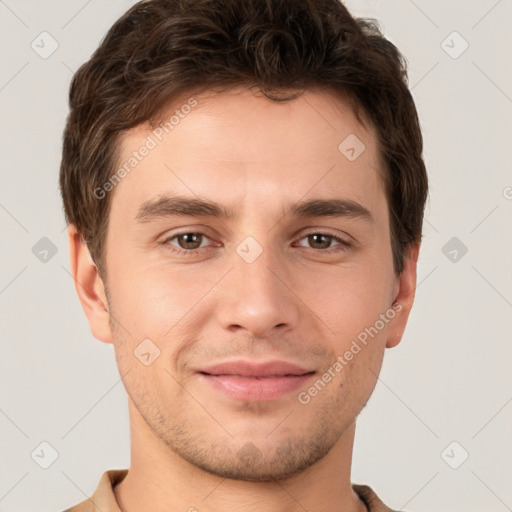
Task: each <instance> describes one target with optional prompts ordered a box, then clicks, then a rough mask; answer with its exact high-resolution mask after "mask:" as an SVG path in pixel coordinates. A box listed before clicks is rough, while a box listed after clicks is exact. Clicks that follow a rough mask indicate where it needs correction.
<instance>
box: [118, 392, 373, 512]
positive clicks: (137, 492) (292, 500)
mask: <svg viewBox="0 0 512 512" xmlns="http://www.w3.org/2000/svg"><path fill="white" fill-rule="evenodd" d="M129 413H130V434H131V436H130V437H131V464H130V468H129V471H128V474H127V476H126V477H125V478H124V480H123V481H122V482H121V483H119V484H118V485H117V486H116V487H115V488H114V493H115V496H116V500H117V502H118V504H119V508H120V509H121V511H122V512H128V511H129V512H145V511H147V510H151V511H152V512H164V511H165V512H169V511H183V512H185V511H187V512H207V511H208V512H215V511H220V510H222V511H223V512H235V511H236V512H253V511H256V510H265V511H268V512H303V511H304V510H325V511H333V512H335V511H339V510H343V511H344V512H365V511H366V510H367V509H366V506H365V505H364V503H363V502H362V501H361V500H360V498H359V497H358V495H357V494H356V493H355V491H354V490H353V489H352V486H351V483H350V468H351V463H352V448H353V443H354V434H355V423H352V424H351V425H350V426H349V427H348V428H347V429H346V430H345V432H344V433H343V435H342V436H341V438H340V439H339V441H338V442H337V443H336V445H335V446H334V447H333V448H332V450H331V451H330V452H329V453H328V454H327V455H326V456H325V457H323V458H322V459H321V460H319V461H318V462H316V463H315V464H313V466H310V467H309V468H308V469H306V470H305V471H303V472H301V473H299V474H297V475H294V476H292V477H290V478H287V479H286V480H280V481H273V482H252V481H241V480H230V479H226V478H222V477H220V476H217V475H213V474H210V473H207V472H205V471H204V470H202V469H200V468H198V467H196V466H194V465H193V464H190V463H189V462H187V461H186V460H184V459H183V458H182V457H180V456H179V455H178V454H176V453H175V452H173V451H172V450H170V449H169V447H168V446H166V445H165V444H164V443H163V442H162V441H161V440H160V439H158V438H157V437H156V436H155V435H154V434H153V432H152V431H151V429H150V428H149V427H148V425H147V424H146V422H145V421H144V419H143V418H142V417H141V415H140V413H139V412H138V411H137V409H136V408H135V406H134V405H133V403H132V402H131V400H130V401H129Z"/></svg>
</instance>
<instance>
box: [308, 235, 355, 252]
mask: <svg viewBox="0 0 512 512" xmlns="http://www.w3.org/2000/svg"><path fill="white" fill-rule="evenodd" d="M301 240H307V247H309V248H311V249H313V250H315V251H319V252H326V253H329V252H333V251H338V250H344V249H347V248H348V247H350V246H351V244H350V243H349V242H346V241H345V240H343V239H342V238H340V237H338V236H335V235H330V234H329V233H310V234H308V235H306V236H305V237H304V238H302V239H301ZM332 242H337V243H335V244H332ZM300 246H301V247H306V245H302V244H300Z"/></svg>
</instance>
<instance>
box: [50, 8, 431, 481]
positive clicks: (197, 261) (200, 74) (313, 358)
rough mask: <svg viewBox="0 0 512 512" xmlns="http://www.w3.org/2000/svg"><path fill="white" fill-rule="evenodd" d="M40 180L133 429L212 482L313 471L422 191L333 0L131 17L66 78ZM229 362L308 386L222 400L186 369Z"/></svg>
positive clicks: (370, 341) (369, 341) (379, 344)
mask: <svg viewBox="0 0 512 512" xmlns="http://www.w3.org/2000/svg"><path fill="white" fill-rule="evenodd" d="M60 185H61V191H62V196H63V200H64V210H65V215H66V219H67V222H68V224H69V239H70V249H71V260H72V269H73V273H74V275H75V277H76V282H77V291H78V294H79V297H80V300H81V302H82V305H83V308H84V311H85V313H86V315H87V317H88V320H89V324H90V327H91V331H92V332H93V334H94V336H95V337H96V338H97V339H99V340H102V341H104V342H108V343H113V345H114V348H115V353H116V358H117V362H118V365H119V369H120V372H121V374H122V375H123V382H124V385H125V387H126V389H127V392H128V395H129V397H130V404H131V407H132V408H133V413H134V414H136V415H137V417H138V418H139V419H140V421H143V422H144V423H145V425H146V426H147V427H148V431H150V432H151V433H152V435H154V437H155V438H156V439H158V440H159V442H162V443H163V445H164V446H165V447H166V448H167V449H169V450H170V451H172V452H173V453H177V454H179V455H180V456H181V457H183V458H184V459H185V460H187V461H189V462H191V463H193V464H195V465H196V466H199V467H201V468H203V469H205V470H206V471H210V472H213V473H216V474H219V475H223V476H227V477H230V478H240V479H247V480H268V479H275V478H284V477H286V476H289V475H292V474H294V473H297V472H299V471H301V470H303V469H305V468H307V467H310V466H311V465H313V464H314V463H315V462H317V461H318V460H319V459H321V458H322V457H324V456H325V455H326V454H327V453H328V452H329V451H330V450H331V449H332V447H333V446H334V445H335V444H336V443H337V442H338V440H339V439H340V438H341V436H342V435H343V434H344V432H345V431H347V429H348V428H349V427H350V426H352V425H353V423H354V421H355V418H356V417H357V415H358V414H359V412H360V411H361V409H362V408H363V407H364V405H365V404H366V402H367V400H368V398H369V396H370V395H371V392H372V390H373V388H374V386H375V382H376V379H377V375H378V373H379V370H380V367H381V363H382V357H383V353H384V349H385V348H386V347H388V348H391V347H393V346H395V345H396V344H397V343H398V342H399V341H400V339H401V337H402V335H403V332H404V329H405V326H406V322H407V318H408V315H409V311H410V309H411V307H412V302H413V298H414V289H415V284H416V262H417V257H418V251H419V245H420V241H421V230H422V222H423V212H424V206H425V201H426V197H427V176H426V171H425V165H424V162H423V159H422V136H421V131H420V126H419V121H418V117H417V113H416V109H415V106H414V102H413V99H412V97H411V94H410V92H409V90H408V87H407V74H406V66H405V60H404V59H403V57H402V56H401V54H400V53H399V51H398V50H397V48H396V47H395V46H394V45H393V44H391V43H390V42H389V41H387V40H386V39H385V38H384V37H383V36H382V34H381V33H380V31H379V29H378V27H377V25H376V24H375V23H373V22H371V21H369V20H362V19H354V18H353V17H352V16H351V15H350V14H349V13H348V12H347V10H346V8H345V7H344V6H343V4H341V3H340V2H339V1H338V0H315V1H313V0H297V1H294V2H284V1H280V0H266V1H261V0H259V1H258V0H247V1H244V2H239V1H238V0H194V1H190V0H188V1H185V0H149V1H145V2H139V3H138V4H136V5H135V6H133V7H132V8H131V9H130V10H129V11H128V12H127V13H126V14H125V15H124V16H122V17H121V18H120V19H119V20H118V21H117V22H116V23H115V24H114V26H113V27H112V28H111V30H110V31H109V32H108V34H107V35H106V37H105V38H104V40H103V41H102V43H101V45H100V47H99V48H98V50H97V51H96V52H95V53H94V54H93V56H92V57H91V59H90V60H89V61H88V62H87V63H85V64H84V65H83V66H82V67H81V68H80V69H79V70H78V72H77V73H76V75H75V76H74V78H73V81H72V84H71V89H70V115H69V117H68V120H67V125H66V129H65V133H64V143H63V158H62V164H61V174H60ZM364 333H366V336H365V334H364ZM349 352H350V353H351V354H352V356H350V355H349V354H348V353H349ZM345 355H346V357H344V356H345ZM340 357H341V359H340ZM242 359H243V360H245V361H253V362H256V363H263V362H268V361H276V360H280V361H286V362H288V363H293V364H295V365H296V366H298V367H300V368H302V369H303V370H304V372H303V373H304V374H307V375H305V376H304V377H303V378H301V379H297V383H298V384H297V386H296V388H294V392H286V393H277V395H276V394H272V393H270V394H269V393H268V389H267V391H265V390H263V391H262V392H261V396H258V397H256V398H255V397H249V396H246V397H241V396H240V395H237V397H236V398H235V397H234V396H233V394H230V393H229V392H226V389H225V387H226V384H225V383H224V384H222V385H220V384H219V382H218V381H216V382H215V383H213V384H212V378H211V377H208V372H206V371H205V370H207V369H209V368H210V367H211V365H215V364H218V363H224V362H226V361H233V360H242ZM336 363H338V364H336ZM329 375H330V377H329ZM213 380H215V378H213ZM228 380H229V379H228ZM322 382H323V385H322ZM232 385H233V383H232V382H231V383H230V384H228V387H229V386H232ZM287 385H288V384H287ZM219 386H220V387H222V386H224V388H223V389H222V390H220V391H219ZM276 386H278V387H279V384H278V383H277V384H276ZM315 389H316V391H315ZM271 395H272V396H271ZM278 423H279V424H280V427H279V429H276V430H275V431H272V433H271V434H270V435H269V432H270V431H271V430H272V428H273V427H274V426H275V425H276V424H278Z"/></svg>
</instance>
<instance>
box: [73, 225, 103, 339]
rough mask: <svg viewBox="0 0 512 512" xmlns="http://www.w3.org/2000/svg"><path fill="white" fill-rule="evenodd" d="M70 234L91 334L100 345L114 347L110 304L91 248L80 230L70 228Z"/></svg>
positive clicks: (75, 276)
mask: <svg viewBox="0 0 512 512" xmlns="http://www.w3.org/2000/svg"><path fill="white" fill-rule="evenodd" d="M67 232H68V243H69V253H70V258H71V273H72V274H73V279H74V281H75V288H76V292H77V294H78V298H79V299H80V303H81V304H82V309H83V310H84V313H85V316H86V317H87V320H88V321H89V328H90V330H91V333H92V335H93V336H94V337H95V338H96V339H98V340H100V341H103V342H105V343H112V333H111V329H110V324H109V312H108V307H107V305H108V301H107V297H106V294H105V287H104V285H103V281H102V280H101V278H100V275H99V272H98V268H97V267H96V265H95V264H94V262H93V260H92V257H91V254H90V252H89V249H88V247H87V244H86V243H85V242H84V241H83V240H82V237H81V236H80V234H79V233H78V231H77V229H76V227H75V226H74V225H73V224H70V225H69V226H68V229H67Z"/></svg>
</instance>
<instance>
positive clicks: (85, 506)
mask: <svg viewBox="0 0 512 512" xmlns="http://www.w3.org/2000/svg"><path fill="white" fill-rule="evenodd" d="M127 474H128V470H127V469H111V470H109V471H105V472H104V473H103V475H102V476H101V479H100V482H99V484H98V486H97V488H96V490H95V491H94V494H93V495H92V496H91V497H90V498H88V499H86V500H85V501H82V502H81V503H79V504H78V505H75V506H73V507H71V508H68V509H66V510H64V511H63V512H98V510H101V511H102V512H120V510H119V507H118V505H117V502H116V498H115V494H114V486H115V485H116V484H118V483H119V482H121V481H122V480H123V479H124V477H125V476H126V475H127Z"/></svg>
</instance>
